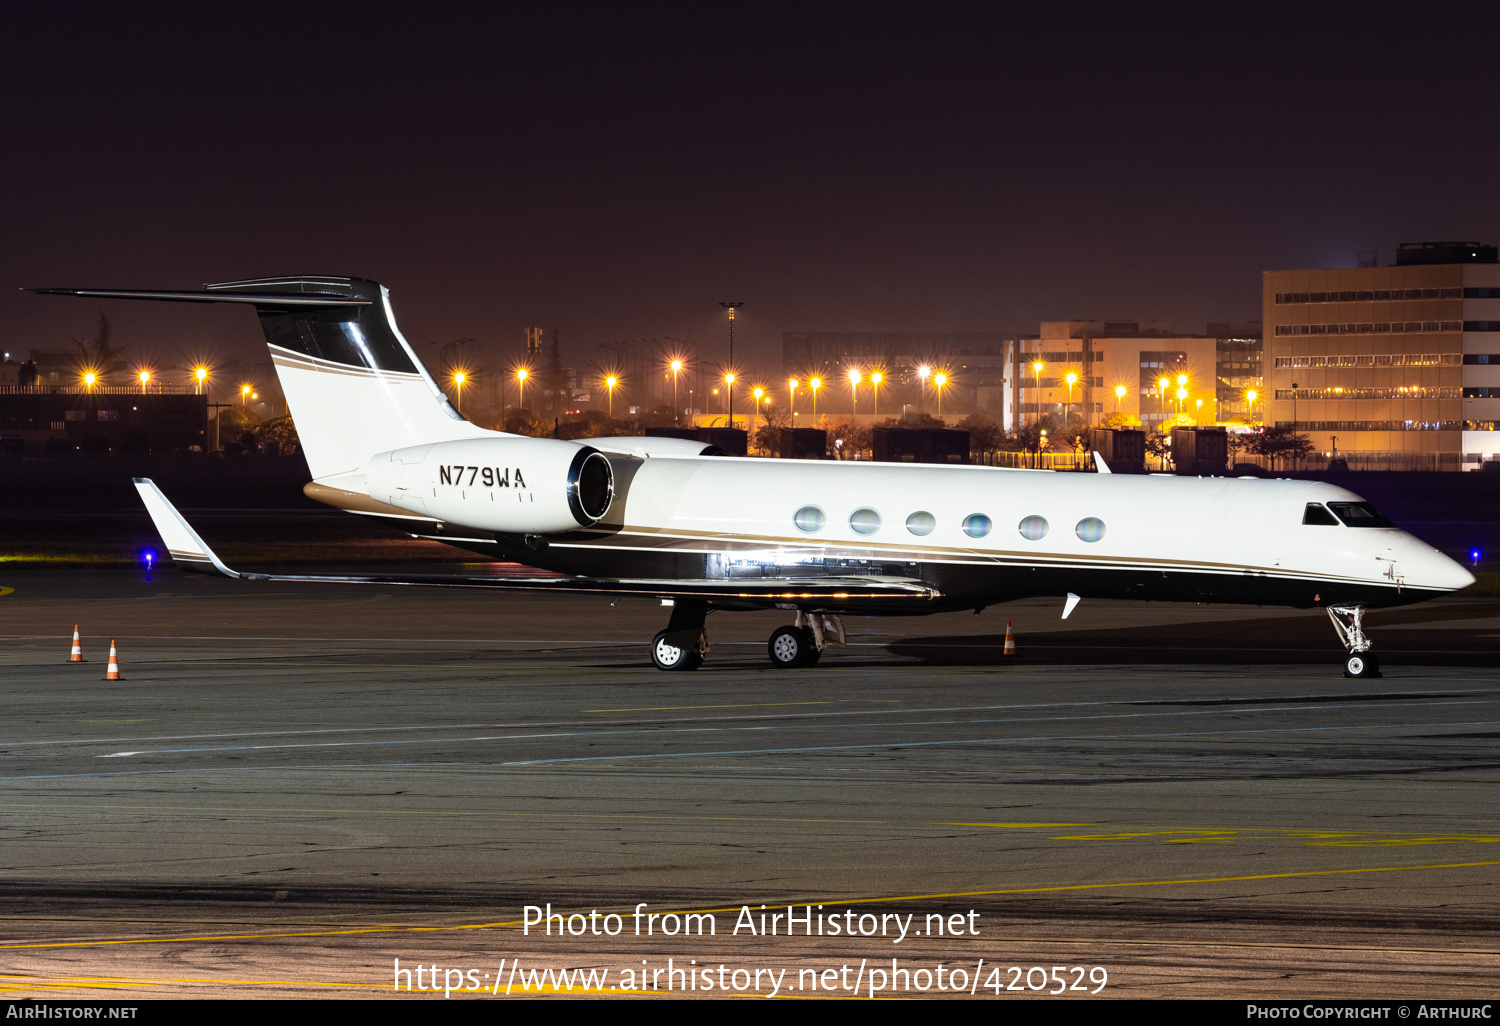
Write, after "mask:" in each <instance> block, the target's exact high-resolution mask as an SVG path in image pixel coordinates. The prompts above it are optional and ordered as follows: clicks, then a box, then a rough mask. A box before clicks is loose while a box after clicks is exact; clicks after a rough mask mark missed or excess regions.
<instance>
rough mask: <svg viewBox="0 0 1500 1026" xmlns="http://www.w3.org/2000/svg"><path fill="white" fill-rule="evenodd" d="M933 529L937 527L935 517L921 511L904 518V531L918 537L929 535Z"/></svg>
mask: <svg viewBox="0 0 1500 1026" xmlns="http://www.w3.org/2000/svg"><path fill="white" fill-rule="evenodd" d="M935 527H937V517H935V516H933V515H932V514H931V513H928V512H925V511H923V510H918V511H917V512H915V513H913V514H912V515H911V516H909V517H907V518H906V529H907V530H908V531H910V532H911V533H912V534H915V535H918V536H922V535H928V534H931V533H932V530H933V528H935Z"/></svg>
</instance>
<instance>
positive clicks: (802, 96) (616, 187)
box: [0, 5, 1500, 373]
mask: <svg viewBox="0 0 1500 1026" xmlns="http://www.w3.org/2000/svg"><path fill="white" fill-rule="evenodd" d="M505 6H506V8H507V9H508V8H509V7H512V6H516V5H505ZM319 10H320V9H312V12H311V13H309V9H308V8H305V7H276V6H272V5H252V6H238V7H230V6H228V5H216V6H215V7H213V8H209V7H207V6H204V5H195V6H186V5H185V6H177V7H162V6H156V7H152V8H150V9H149V12H148V13H145V14H143V13H142V11H141V10H139V9H136V8H135V7H133V6H131V5H115V6H110V7H103V6H98V7H95V6H80V5H30V6H29V7H24V8H23V7H20V6H14V7H12V8H11V9H10V10H9V11H8V15H7V24H6V29H5V33H4V37H3V38H4V42H3V44H0V45H3V61H0V81H3V83H4V95H5V109H6V112H7V115H8V116H7V118H6V120H5V136H4V138H5V159H4V161H3V170H0V175H3V180H4V185H5V189H4V195H5V199H6V202H5V205H4V209H3V213H0V218H3V225H4V232H3V240H4V245H3V246H0V280H3V282H4V283H5V285H6V288H4V289H3V290H0V341H3V347H4V348H5V349H8V350H11V351H12V352H16V351H23V352H24V350H26V349H28V348H30V347H32V346H38V347H53V346H65V345H67V340H68V339H69V338H71V337H75V336H83V335H86V334H89V333H91V332H92V330H93V322H94V321H95V319H96V318H97V316H98V311H99V309H100V306H99V304H97V303H88V302H84V301H77V300H65V299H59V298H52V297H37V296H33V295H30V294H24V293H21V292H19V291H17V290H18V289H19V288H21V287H23V286H112V287H170V288H183V287H187V288H195V287H197V286H198V285H199V284H201V283H203V282H206V281H216V280H225V279H233V278H245V277H259V276H265V275H278V274H298V273H321V274H351V275H358V276H363V277H370V278H375V279H377V280H379V281H381V282H383V283H385V284H386V285H388V286H389V287H390V289H391V291H392V295H393V299H394V302H395V305H396V310H397V314H398V316H399V317H400V320H401V323H402V325H403V327H404V328H405V330H406V333H407V334H408V336H409V337H410V338H411V339H412V341H413V342H415V343H424V342H440V341H446V340H448V339H452V338H458V337H461V336H473V337H476V338H477V339H479V340H480V341H481V342H483V343H485V344H487V345H489V346H491V347H494V348H495V349H497V350H499V349H502V348H503V349H504V350H508V351H512V352H514V351H517V350H519V349H521V348H522V345H523V334H522V332H523V329H524V328H525V327H526V326H527V325H528V324H537V325H541V326H544V327H545V328H547V330H548V331H549V333H550V332H551V331H552V330H553V329H557V330H559V331H560V332H561V337H562V341H563V347H564V356H565V359H566V360H567V361H568V362H570V363H574V364H576V365H578V366H579V367H583V366H585V365H586V364H587V361H588V360H589V359H590V358H592V357H594V356H595V355H596V348H595V347H596V346H597V345H598V344H599V343H601V342H610V341H619V340H624V339H632V338H642V337H649V336H656V337H664V336H675V337H680V338H684V339H688V340H691V341H694V342H697V343H699V345H700V346H701V347H702V350H703V351H704V352H705V353H707V354H709V355H717V349H718V347H720V346H721V344H722V339H723V335H724V322H723V313H722V311H721V310H720V309H719V307H718V302H719V301H720V300H726V299H734V300H742V301H744V302H745V303H746V304H747V305H746V306H745V308H744V309H743V311H742V312H741V314H740V320H739V321H738V322H737V328H738V333H737V345H736V349H737V351H739V353H741V354H742V355H743V357H744V359H742V360H741V363H742V364H750V365H751V366H752V368H754V367H757V366H758V367H760V368H764V370H765V372H767V373H770V372H773V371H775V370H777V369H779V361H780V342H781V333H782V332H783V331H787V330H803V331H866V330H874V331H944V330H955V331H974V330H991V331H994V330H1000V331H1018V330H1022V331H1025V330H1031V331H1034V330H1036V325H1037V323H1038V322H1039V321H1041V320H1055V319H1066V318H1072V317H1110V318H1115V317H1119V318H1128V319H1142V320H1145V319H1157V320H1169V321H1173V322H1176V324H1177V325H1178V326H1179V327H1182V328H1184V329H1191V330H1197V329H1199V328H1201V327H1202V326H1203V324H1204V322H1205V321H1208V320H1231V319H1236V320H1238V319H1247V318H1255V317H1258V316H1259V313H1260V272H1261V271H1262V270H1265V269H1273V268H1291V267H1317V266H1352V265H1353V264H1354V262H1355V259H1356V254H1357V253H1358V252H1359V251H1362V250H1375V251H1378V252H1379V254H1380V259H1381V262H1382V263H1388V262H1391V260H1392V259H1393V254H1394V251H1395V247H1396V244H1397V243H1398V242H1403V241H1420V240H1427V239H1448V238H1453V239H1478V240H1483V241H1487V242H1491V243H1494V242H1497V241H1500V210H1497V197H1500V174H1497V166H1500V160H1497V158H1500V130H1497V128H1496V123H1497V118H1496V114H1497V110H1500V89H1497V86H1496V70H1495V69H1496V66H1497V55H1500V49H1497V47H1496V44H1495V39H1496V37H1497V34H1496V32H1495V31H1494V30H1495V28H1496V27H1497V24H1496V19H1495V17H1494V16H1493V15H1491V14H1489V13H1487V12H1488V10H1489V8H1485V7H1480V6H1477V5H1476V6H1473V7H1470V8H1468V9H1465V8H1428V7H1421V8H1416V7H1408V8H1405V9H1403V11H1402V13H1399V14H1398V13H1397V12H1396V9H1391V8H1387V9H1382V8H1378V7H1375V6H1367V5H1350V6H1346V7H1340V8H1337V9H1336V10H1335V11H1334V12H1333V13H1330V14H1328V15H1326V16H1313V15H1309V14H1308V13H1307V11H1306V9H1304V8H1295V7H1288V8H1284V9H1277V8H1268V7H1254V8H1252V7H1241V8H1238V10H1239V11H1241V12H1242V13H1241V14H1240V15H1239V17H1240V18H1241V19H1242V20H1241V21H1238V22H1236V21H1234V20H1219V21H1212V22H1211V21H1209V20H1207V16H1208V15H1209V14H1210V12H1211V11H1214V10H1217V9H1214V8H1209V7H1203V6H1194V7H1187V6H1184V7H1181V8H1177V9H1162V10H1158V11H1157V12H1155V13H1151V12H1150V11H1149V10H1148V9H1146V8H1138V7H1130V8H1129V9H1128V10H1127V11H1126V13H1124V14H1118V15H1115V16H1112V17H1109V18H1101V17H1100V15H1099V14H1098V10H1097V8H1093V7H1087V8H1086V7H1078V8H1074V9H1070V10H1067V11H1064V12H1063V13H1062V14H1060V15H1058V16H1056V17H1055V18H1053V19H1051V20H1049V19H1047V18H1043V17H1023V16H1021V15H1018V14H1016V13H1015V12H1014V11H1013V10H1011V9H1008V8H998V9H997V10H998V13H991V14H988V15H986V16H985V17H982V18H971V17H970V16H969V15H967V14H962V13H959V11H961V10H963V9H950V10H948V11H947V12H946V13H945V12H944V10H943V9H939V8H929V7H925V6H924V7H921V8H912V9H911V10H910V11H908V12H906V13H905V14H904V15H901V14H900V12H893V11H892V10H891V9H888V8H884V7H880V8H877V7H875V6H850V7H847V8H827V7H823V8H811V9H810V10H811V11H813V12H815V13H809V9H804V8H792V7H788V8H771V7H764V8H759V9H756V8H750V7H746V8H744V9H741V10H738V11H737V12H735V13H733V14H717V13H712V11H711V10H710V9H709V8H707V7H704V6H699V7H680V8H679V7H672V8H663V7H639V6H637V5H630V6H626V5H615V6H612V7H598V8H592V7H571V8H563V9H562V10H563V12H564V13H558V12H557V11H550V12H548V13H546V14H545V15H540V16H536V17H532V18H530V19H529V20H528V19H527V18H521V17H513V16H510V15H502V14H495V13H492V11H493V8H490V7H484V8H446V9H445V8H442V7H432V8H425V9H424V10H430V11H432V12H433V13H427V14H423V15H421V16H408V15H402V16H401V17H399V18H396V17H389V16H387V15H385V14H383V13H381V9H380V7H378V6H372V7H366V6H360V5H338V6H335V7H330V8H326V9H321V10H322V13H319ZM1224 10H1229V8H1225V9H1224ZM816 12H820V13H816ZM1218 17H1221V18H1223V16H1222V15H1219V16H1218ZM1252 17H1253V19H1254V20H1253V21H1251V20H1250V19H1251V18H1252ZM106 309H107V311H108V313H109V316H110V318H111V320H112V321H113V322H114V325H115V328H116V341H117V343H124V344H128V345H129V346H130V347H131V348H130V349H129V350H127V356H130V357H132V358H134V357H150V358H153V359H155V360H157V361H159V362H165V361H169V360H177V359H182V358H186V357H188V356H198V355H204V356H210V357H213V358H218V359H222V358H226V357H229V356H244V357H252V356H254V357H255V358H259V357H258V356H257V355H256V354H258V352H259V350H258V349H257V348H256V347H258V346H259V345H260V334H259V331H258V330H257V329H256V327H255V324H254V318H253V317H251V316H250V315H249V314H248V313H247V312H246V311H244V310H242V309H230V308H218V307H182V306H161V305H154V304H124V303H114V304H110V305H109V306H108V307H106ZM423 352H424V353H425V354H433V353H435V352H436V349H435V347H434V348H429V349H424V350H423Z"/></svg>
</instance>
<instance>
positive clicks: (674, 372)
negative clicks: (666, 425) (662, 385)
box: [672, 360, 682, 424]
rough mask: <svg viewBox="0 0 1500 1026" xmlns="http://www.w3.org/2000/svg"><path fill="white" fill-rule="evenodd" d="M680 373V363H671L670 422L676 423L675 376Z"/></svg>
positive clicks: (678, 361)
mask: <svg viewBox="0 0 1500 1026" xmlns="http://www.w3.org/2000/svg"><path fill="white" fill-rule="evenodd" d="M681 371H682V361H681V360H673V361H672V422H673V423H674V424H675V423H676V422H677V414H678V410H677V375H678V374H679V373H681Z"/></svg>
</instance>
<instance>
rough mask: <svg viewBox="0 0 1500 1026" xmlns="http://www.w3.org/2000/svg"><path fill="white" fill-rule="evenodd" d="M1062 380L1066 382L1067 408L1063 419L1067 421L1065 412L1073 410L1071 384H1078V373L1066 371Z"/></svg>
mask: <svg viewBox="0 0 1500 1026" xmlns="http://www.w3.org/2000/svg"><path fill="white" fill-rule="evenodd" d="M1063 380H1064V381H1066V382H1067V383H1068V409H1067V410H1066V411H1065V415H1064V416H1063V420H1064V421H1067V419H1068V418H1067V415H1066V414H1071V413H1072V412H1073V386H1074V385H1076V384H1078V375H1077V374H1075V373H1074V372H1073V371H1068V373H1067V374H1066V375H1064V376H1063Z"/></svg>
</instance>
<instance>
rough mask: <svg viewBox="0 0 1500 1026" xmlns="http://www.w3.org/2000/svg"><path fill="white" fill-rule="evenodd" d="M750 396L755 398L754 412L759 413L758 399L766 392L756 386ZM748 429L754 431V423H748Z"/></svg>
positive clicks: (752, 421)
mask: <svg viewBox="0 0 1500 1026" xmlns="http://www.w3.org/2000/svg"><path fill="white" fill-rule="evenodd" d="M752 394H753V395H754V396H755V412H756V413H759V412H760V397H761V396H763V395H765V394H766V390H765V389H764V388H761V387H760V386H759V385H756V386H755V388H754V389H753V390H752ZM750 429H751V430H754V429H755V421H754V420H751V421H750Z"/></svg>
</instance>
